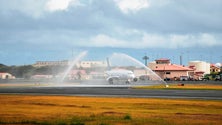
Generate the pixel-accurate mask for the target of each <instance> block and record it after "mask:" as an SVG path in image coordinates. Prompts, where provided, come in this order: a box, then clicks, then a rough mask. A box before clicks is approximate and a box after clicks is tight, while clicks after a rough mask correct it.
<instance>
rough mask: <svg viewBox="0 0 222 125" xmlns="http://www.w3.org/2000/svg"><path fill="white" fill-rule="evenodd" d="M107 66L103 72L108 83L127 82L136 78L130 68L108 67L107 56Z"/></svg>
mask: <svg viewBox="0 0 222 125" xmlns="http://www.w3.org/2000/svg"><path fill="white" fill-rule="evenodd" d="M106 61H107V66H108V67H107V68H108V70H107V71H106V72H105V75H106V81H108V82H109V84H113V83H114V81H115V82H120V81H125V83H127V84H129V83H130V82H131V81H134V82H136V81H137V80H138V79H137V78H136V77H135V75H134V73H133V72H132V71H130V70H125V69H112V70H111V67H110V63H109V58H107V60H106Z"/></svg>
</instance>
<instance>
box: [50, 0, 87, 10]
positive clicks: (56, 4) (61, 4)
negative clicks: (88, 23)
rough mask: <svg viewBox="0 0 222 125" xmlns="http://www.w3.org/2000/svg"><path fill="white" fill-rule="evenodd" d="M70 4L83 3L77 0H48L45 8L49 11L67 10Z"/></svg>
mask: <svg viewBox="0 0 222 125" xmlns="http://www.w3.org/2000/svg"><path fill="white" fill-rule="evenodd" d="M70 5H83V4H81V3H80V1H79V0H49V1H48V2H47V3H46V10H48V11H50V12H54V11H64V10H67V9H68V7H69V6H70Z"/></svg>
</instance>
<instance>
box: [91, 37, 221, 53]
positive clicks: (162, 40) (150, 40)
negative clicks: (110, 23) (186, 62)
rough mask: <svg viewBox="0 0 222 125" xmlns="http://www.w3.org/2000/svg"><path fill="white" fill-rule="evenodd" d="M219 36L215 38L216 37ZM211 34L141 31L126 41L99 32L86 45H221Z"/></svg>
mask: <svg viewBox="0 0 222 125" xmlns="http://www.w3.org/2000/svg"><path fill="white" fill-rule="evenodd" d="M218 36H219V37H220V38H219V39H217V37H218ZM218 36H217V35H213V34H208V33H200V34H195V35H194V34H185V35H178V34H168V35H159V34H147V33H143V34H142V37H140V38H138V39H139V40H137V41H126V40H121V39H116V38H113V37H110V36H108V35H104V34H99V35H97V36H95V37H93V38H91V39H90V41H89V42H88V44H87V46H94V47H117V48H134V49H144V48H168V49H172V48H174V49H175V48H190V47H191V48H192V47H213V46H221V45H222V43H221V42H220V39H221V35H218Z"/></svg>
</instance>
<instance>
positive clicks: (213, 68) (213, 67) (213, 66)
mask: <svg viewBox="0 0 222 125" xmlns="http://www.w3.org/2000/svg"><path fill="white" fill-rule="evenodd" d="M220 71H221V67H220V66H218V65H216V64H210V72H212V73H218V72H220Z"/></svg>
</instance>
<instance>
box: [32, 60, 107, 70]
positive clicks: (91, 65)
mask: <svg viewBox="0 0 222 125" xmlns="http://www.w3.org/2000/svg"><path fill="white" fill-rule="evenodd" d="M71 63H72V62H71V61H68V60H63V61H37V62H36V63H35V64H34V65H33V66H34V67H43V66H68V65H70V64H71ZM75 66H77V67H79V68H80V67H81V68H96V67H107V64H106V62H105V61H79V62H77V63H76V65H75Z"/></svg>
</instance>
